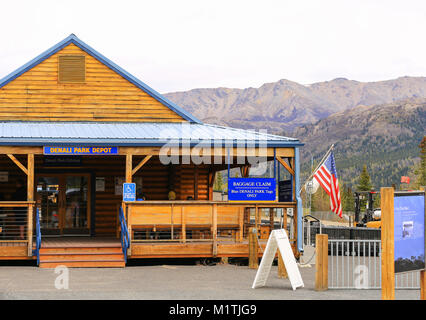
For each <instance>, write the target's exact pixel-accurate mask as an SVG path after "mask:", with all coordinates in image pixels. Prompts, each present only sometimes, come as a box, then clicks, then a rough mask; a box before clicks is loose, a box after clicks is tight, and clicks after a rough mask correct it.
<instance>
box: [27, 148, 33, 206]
mask: <svg viewBox="0 0 426 320" xmlns="http://www.w3.org/2000/svg"><path fill="white" fill-rule="evenodd" d="M27 167H28V169H27V201H34V155H33V154H29V155H28V165H27Z"/></svg>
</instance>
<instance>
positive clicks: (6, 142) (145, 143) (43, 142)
mask: <svg viewBox="0 0 426 320" xmlns="http://www.w3.org/2000/svg"><path fill="white" fill-rule="evenodd" d="M171 141H172V140H161V141H160V140H157V139H84V138H79V139H69V138H67V139H52V138H46V139H40V138H34V139H28V138H0V146H2V145H3V146H35V147H40V146H57V145H69V146H73V145H82V144H84V145H87V146H102V145H106V144H107V145H111V146H119V147H120V146H121V147H162V146H164V145H166V144H169V145H170V146H173V143H172V142H171ZM179 144H180V145H182V146H185V147H187V146H191V147H193V146H200V147H201V146H215V145H214V144H213V143H205V142H203V141H202V140H187V139H185V140H183V139H181V140H179ZM223 144H224V145H225V147H241V145H240V144H239V142H237V141H223ZM253 145H254V146H255V147H267V148H294V147H302V146H304V144H303V143H300V142H299V141H261V142H260V143H259V141H258V140H257V141H255V142H254V143H253Z"/></svg>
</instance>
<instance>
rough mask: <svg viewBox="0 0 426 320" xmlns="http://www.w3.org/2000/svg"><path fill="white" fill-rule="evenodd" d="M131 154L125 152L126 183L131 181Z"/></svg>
mask: <svg viewBox="0 0 426 320" xmlns="http://www.w3.org/2000/svg"><path fill="white" fill-rule="evenodd" d="M132 158H133V157H132V155H131V154H126V183H131V182H132V170H133V164H132Z"/></svg>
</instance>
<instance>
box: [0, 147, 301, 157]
mask: <svg viewBox="0 0 426 320" xmlns="http://www.w3.org/2000/svg"><path fill="white" fill-rule="evenodd" d="M42 149H43V148H41V149H40V150H41V154H43V150H42ZM193 149H194V148H180V149H179V152H178V154H179V155H187V156H188V155H191V154H192V151H193ZM0 150H1V149H0ZM160 150H161V148H160V147H120V148H119V150H118V154H119V155H126V154H133V155H159V153H160ZM226 150H227V148H211V149H208V148H206V149H203V150H201V152H200V153H199V155H200V156H209V155H210V156H218V157H220V156H222V157H226ZM260 150H262V152H263V151H266V152H265V154H262V156H265V155H266V156H268V157H273V156H274V148H263V149H259V148H248V149H246V148H241V150H240V148H230V151H231V154H232V155H233V156H234V157H237V156H242V155H247V154H248V155H250V156H259V152H260ZM275 150H276V151H275V152H276V155H277V156H280V157H294V148H293V147H288V148H275ZM0 153H1V152H0ZM4 153H6V152H4ZM7 153H11V152H7ZM15 153H18V152H15ZM26 153H28V151H27V152H25V154H26ZM31 153H37V152H31Z"/></svg>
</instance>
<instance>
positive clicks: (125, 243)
mask: <svg viewBox="0 0 426 320" xmlns="http://www.w3.org/2000/svg"><path fill="white" fill-rule="evenodd" d="M119 210H120V212H119V215H118V216H119V220H120V229H121V237H120V238H121V248H122V250H123V255H124V261H125V262H127V249H129V247H130V237H129V231H128V229H127V223H126V217H125V216H124V212H123V207H121V206H120V209H119Z"/></svg>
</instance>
